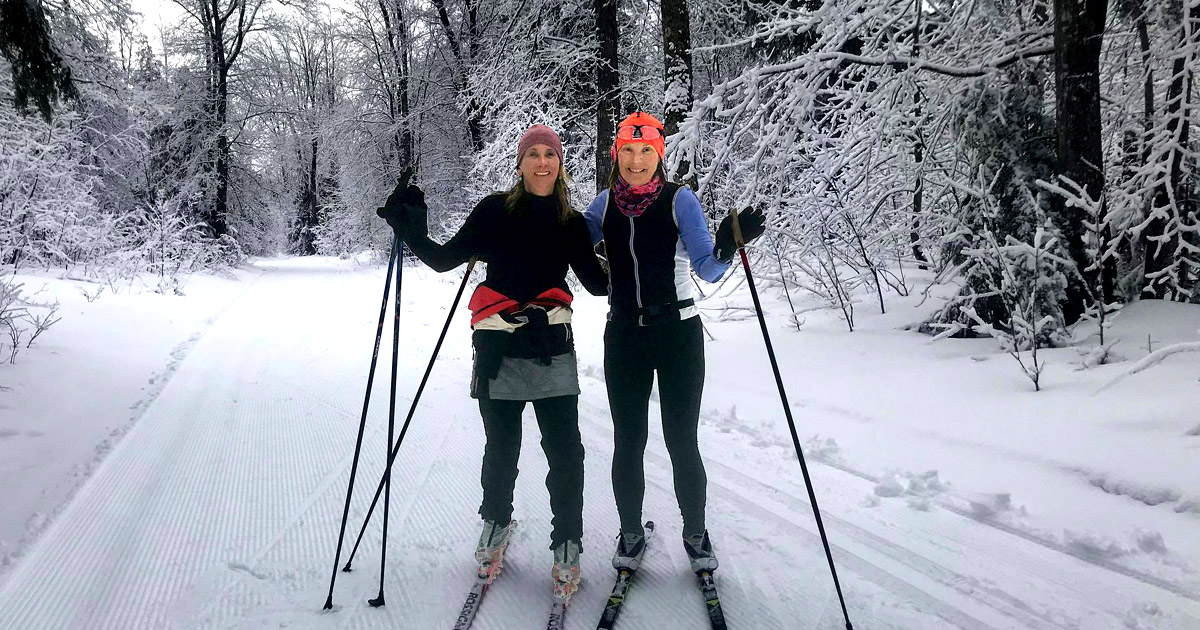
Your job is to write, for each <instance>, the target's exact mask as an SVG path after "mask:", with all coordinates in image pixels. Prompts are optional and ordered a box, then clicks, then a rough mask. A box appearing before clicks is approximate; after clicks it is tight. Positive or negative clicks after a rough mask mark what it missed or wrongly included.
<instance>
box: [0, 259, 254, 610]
mask: <svg viewBox="0 0 1200 630" xmlns="http://www.w3.org/2000/svg"><path fill="white" fill-rule="evenodd" d="M261 278H262V274H261V273H257V274H255V275H254V277H253V278H251V279H250V280H249V281H248V282H246V286H245V287H244V288H243V289H242V290H241V291H239V292H238V294H237V295H236V296H234V297H233V299H232V300H230V301H229V303H227V304H225V306H223V307H222V308H221V309H220V310H219V311H218V312H216V313H214V314H213V315H212V316H210V317H209V318H207V319H205V320H204V322H203V324H202V325H201V326H200V327H199V328H198V329H196V330H195V331H194V332H193V333H192V334H191V335H189V336H188V338H187V339H185V340H183V341H181V342H180V343H178V344H177V345H176V346H175V347H174V348H172V349H171V351H170V353H169V355H168V357H169V358H168V360H167V362H166V364H165V365H164V366H163V367H162V369H161V370H160V371H156V372H154V373H153V374H151V376H150V379H149V380H150V385H151V387H150V388H149V389H147V390H146V393H145V394H144V395H143V396H142V398H141V399H140V400H138V401H137V402H135V403H134V404H133V406H132V407H131V408H130V411H132V412H133V414H132V415H130V416H129V417H128V419H127V420H125V421H124V422H123V423H122V424H120V425H119V426H117V427H116V428H114V429H113V430H112V431H110V432H109V434H108V436H107V437H106V438H105V439H104V441H103V442H101V443H100V444H98V445H97V446H96V448H95V450H94V452H93V455H92V459H91V460H90V461H87V462H82V463H81V464H80V467H79V474H78V476H76V477H75V478H74V479H73V483H74V487H73V488H72V489H71V490H70V491H69V492H68V493H67V494H66V496H64V497H63V501H62V503H60V504H59V505H57V506H56V507H55V508H54V509H53V510H51V511H49V512H48V513H47V514H45V515H44V516H43V517H42V518H41V524H40V525H39V526H37V527H33V528H27V531H26V532H25V534H24V535H23V536H22V537H21V538H20V540H18V541H17V543H16V545H15V548H14V549H13V551H10V552H9V553H7V554H6V555H5V556H4V557H2V558H0V586H3V584H4V581H5V580H6V579H7V578H8V571H9V569H11V568H12V567H13V566H15V564H16V563H17V562H18V561H19V560H20V559H21V558H22V557H24V556H25V554H26V553H27V552H28V551H29V549H30V548H31V547H32V546H33V545H34V544H35V543H36V542H37V541H38V540H39V539H40V538H41V536H42V535H43V534H44V533H45V532H46V531H47V530H48V529H49V528H50V527H51V526H52V525H53V524H54V522H55V521H56V520H57V519H58V517H59V515H61V514H62V512H63V510H65V509H66V508H67V506H69V505H70V504H71V502H72V501H73V500H74V499H75V496H76V495H77V494H78V493H79V490H80V489H81V488H83V486H84V485H86V484H87V482H88V480H89V479H91V478H92V476H93V475H94V474H95V473H96V471H97V470H98V469H99V468H100V466H101V465H102V464H103V463H104V461H105V459H106V458H107V456H108V455H110V454H111V453H112V451H113V449H115V448H117V446H118V445H119V444H120V443H121V441H122V440H123V439H124V438H125V436H126V435H127V434H128V433H129V431H130V430H131V429H132V428H133V426H134V425H136V424H137V422H138V421H140V420H141V418H142V416H144V415H146V410H147V409H149V408H150V406H151V405H152V404H154V401H155V400H156V399H157V398H158V397H159V395H160V394H162V391H163V389H164V388H166V386H167V384H168V383H170V381H171V378H172V377H173V376H174V375H175V372H177V371H178V369H179V366H180V365H181V364H182V363H183V362H184V361H185V360H187V357H188V355H189V354H190V353H191V351H192V349H193V348H195V347H196V344H197V343H198V342H199V341H200V339H202V338H203V337H204V335H205V334H207V333H208V331H209V329H211V328H212V325H213V323H214V322H216V321H217V320H218V319H220V318H221V316H222V315H224V314H225V313H226V312H227V311H228V310H229V309H230V307H232V306H233V305H234V304H236V303H237V302H238V301H239V300H241V299H242V298H243V297H244V296H245V295H246V294H247V293H248V292H249V291H250V290H251V289H253V288H254V287H255V285H256V284H257V282H258V281H259V279H261Z"/></svg>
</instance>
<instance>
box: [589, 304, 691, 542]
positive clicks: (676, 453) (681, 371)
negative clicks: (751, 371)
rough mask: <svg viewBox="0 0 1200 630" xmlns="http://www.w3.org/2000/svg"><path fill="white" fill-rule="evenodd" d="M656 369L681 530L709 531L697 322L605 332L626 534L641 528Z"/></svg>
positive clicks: (617, 484)
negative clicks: (698, 429) (699, 434)
mask: <svg viewBox="0 0 1200 630" xmlns="http://www.w3.org/2000/svg"><path fill="white" fill-rule="evenodd" d="M655 370H657V371H658V392H659V407H660V409H661V410H662V424H663V427H662V429H663V440H664V441H665V442H666V445H667V453H668V454H670V456H671V467H672V469H673V471H674V476H675V498H676V500H677V501H678V502H679V511H680V512H681V513H682V514H683V532H684V534H685V535H691V534H698V533H701V532H703V531H704V504H705V495H706V488H707V485H708V478H707V476H706V475H705V473H704V461H703V460H701V459H700V448H699V445H698V444H697V443H696V426H697V425H698V424H699V422H700V396H701V394H702V393H703V391H704V337H703V328H702V326H701V324H700V318H699V317H690V318H688V319H685V320H682V321H676V322H668V323H665V324H657V325H653V326H635V325H630V324H624V323H619V322H609V323H608V326H607V327H606V328H605V330H604V379H605V381H606V382H607V384H608V404H609V407H610V409H611V410H612V417H613V429H614V432H615V436H616V439H615V445H614V450H613V467H612V482H613V495H614V496H615V497H616V500H617V513H618V514H619V515H620V517H621V529H622V530H623V531H627V532H629V531H641V529H642V523H641V519H642V498H643V496H644V495H645V491H646V479H645V472H644V470H643V461H642V460H643V457H644V455H645V451H646V436H647V424H648V420H647V414H648V410H649V403H650V388H651V385H652V384H653V379H654V372H655Z"/></svg>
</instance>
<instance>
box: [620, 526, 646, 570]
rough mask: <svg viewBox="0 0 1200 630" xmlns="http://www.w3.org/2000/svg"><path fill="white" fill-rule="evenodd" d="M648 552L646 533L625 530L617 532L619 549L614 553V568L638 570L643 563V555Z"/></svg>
mask: <svg viewBox="0 0 1200 630" xmlns="http://www.w3.org/2000/svg"><path fill="white" fill-rule="evenodd" d="M645 554H646V535H645V534H644V533H642V534H626V533H624V532H622V533H620V534H617V550H616V552H615V553H613V558H612V565H613V568H614V569H616V570H618V571H620V570H623V569H624V570H628V571H637V570H638V567H639V566H641V564H642V556H644V555H645Z"/></svg>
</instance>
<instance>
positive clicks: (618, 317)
mask: <svg viewBox="0 0 1200 630" xmlns="http://www.w3.org/2000/svg"><path fill="white" fill-rule="evenodd" d="M695 305H696V300H694V299H692V298H688V299H686V300H679V301H678V302H666V303H665V304H651V305H649V306H639V307H634V308H626V307H620V306H617V305H616V304H614V305H612V308H611V309H610V310H609V313H608V320H609V321H619V322H636V323H641V324H648V323H655V322H660V321H678V320H679V311H682V310H683V309H685V308H687V307H689V306H695Z"/></svg>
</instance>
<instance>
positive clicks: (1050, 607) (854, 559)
mask: <svg viewBox="0 0 1200 630" xmlns="http://www.w3.org/2000/svg"><path fill="white" fill-rule="evenodd" d="M606 415H607V410H606V409H601V408H598V407H595V406H594V405H591V404H589V403H588V402H587V401H581V419H582V420H583V421H584V422H585V423H587V424H588V425H590V426H591V427H592V428H593V430H599V432H602V433H604V434H605V435H606V436H607V437H608V439H610V440H611V429H610V428H608V426H606V424H607V423H605V422H604V421H599V420H596V418H597V417H600V418H605V417H606ZM658 422H659V420H658V417H657V405H651V420H650V428H651V433H650V434H651V440H650V442H649V444H648V445H647V452H646V455H647V457H646V461H647V462H648V463H652V464H655V465H657V466H659V467H661V468H662V469H663V470H664V471H665V472H667V473H669V472H670V470H671V467H670V459H669V457H668V456H667V454H666V452H665V449H664V447H663V446H662V438H661V430H660V429H659V426H660V425H658V424H657V423H658ZM712 450H713V449H709V450H708V451H706V457H705V461H706V467H707V468H708V472H709V475H708V481H709V488H710V501H711V499H712V496H713V495H716V496H720V497H721V498H723V499H726V500H728V501H730V502H732V503H735V504H738V505H739V506H741V507H742V508H743V509H747V510H751V511H754V512H756V513H758V514H759V515H760V516H761V517H762V518H764V519H769V520H775V521H777V522H779V523H781V524H787V525H790V526H792V527H794V528H796V529H800V530H803V531H804V532H806V533H807V534H808V535H809V538H810V541H811V543H812V544H813V545H814V546H819V544H820V540H819V536H818V532H817V528H816V523H815V521H814V520H813V517H812V507H811V505H810V504H809V502H808V498H807V496H801V495H798V494H793V493H791V492H790V491H788V490H785V489H782V487H781V486H782V485H783V484H778V485H768V484H766V483H764V482H762V481H761V480H759V479H756V478H754V477H751V476H750V475H747V474H746V473H744V472H742V471H740V470H738V469H735V468H733V467H731V466H729V465H728V464H726V463H724V462H723V461H722V460H721V458H720V456H719V454H718V453H712V452H709V451H712ZM792 457H794V455H792ZM819 463H821V464H825V463H826V462H823V461H822V462H819ZM810 467H811V464H810ZM837 469H838V470H842V472H845V473H849V474H850V475H853V476H855V477H859V478H862V479H866V478H868V476H866V475H861V474H856V473H855V472H854V471H852V470H843V469H842V468H841V467H837ZM795 480H796V483H797V484H800V485H799V488H798V489H799V490H801V491H803V485H802V483H803V482H802V479H801V475H800V470H799V464H796V470H795ZM871 481H872V483H874V480H871ZM820 482H821V479H818V480H816V481H815V483H818V485H820ZM838 487H839V489H841V488H842V484H838ZM817 491H818V494H819V496H818V500H820V499H821V495H822V494H823V493H822V492H821V490H820V488H818V490H817ZM869 492H870V487H869V486H862V488H861V491H860V492H857V493H854V492H849V493H847V492H842V493H841V494H842V496H861V495H862V494H866V493H869ZM748 497H752V498H753V499H751V498H748ZM833 498H835V497H834V496H830V497H829V498H828V499H826V502H825V503H823V505H824V506H825V507H824V509H823V510H822V517H823V519H824V521H825V526H826V533H827V534H828V536H829V537H830V544H831V546H832V547H833V548H834V561H835V562H837V563H839V566H842V565H843V564H845V565H846V568H850V569H853V570H854V571H855V573H858V574H859V575H860V576H861V577H862V578H864V579H866V580H869V581H872V582H875V583H876V584H878V585H879V586H881V587H883V588H886V589H888V590H891V591H893V592H897V593H901V592H904V593H906V594H907V595H909V596H915V595H918V594H919V595H920V596H921V597H917V601H921V600H924V601H923V603H924V604H925V605H926V606H928V607H930V609H931V610H936V611H937V615H938V616H939V617H941V618H943V619H945V620H947V621H951V622H952V623H954V624H955V625H957V626H959V627H962V628H991V627H1013V628H1039V629H1040V628H1047V629H1052V628H1064V629H1070V628H1074V627H1076V626H1075V625H1073V624H1074V622H1073V621H1072V620H1071V619H1070V618H1069V617H1063V616H1062V615H1060V614H1059V611H1058V609H1056V608H1055V605H1054V600H1053V598H1052V597H1048V598H1047V602H1046V603H1045V608H1044V609H1042V610H1037V609H1035V608H1034V605H1031V603H1030V602H1027V601H1024V600H1022V599H1021V598H1019V597H1016V596H1014V595H1012V594H1010V593H1007V592H1005V591H1003V590H1002V589H1000V588H998V587H997V586H995V584H994V583H989V582H991V581H990V580H987V579H985V578H980V577H972V576H969V575H964V574H962V573H960V572H958V571H955V570H953V569H950V568H948V567H947V566H944V565H942V564H939V563H938V562H935V561H934V560H932V559H931V557H927V556H924V555H921V554H920V553H918V552H916V551H914V550H913V549H912V548H910V547H911V543H912V542H915V539H913V538H910V539H909V543H910V546H903V545H900V544H897V543H894V542H891V541H889V540H888V539H886V538H885V537H883V536H881V535H878V534H876V533H873V532H872V531H869V530H867V529H865V528H864V527H861V526H859V525H857V524H854V523H852V522H850V521H849V520H848V519H847V518H842V517H839V516H838V515H837V513H838V511H837V510H836V509H835V510H830V507H835V508H837V507H845V506H841V505H838V504H837V503H835V502H834V501H832V500H830V499H833ZM711 512H712V509H711V508H710V513H711ZM952 513H953V514H955V515H956V516H961V517H965V518H966V519H967V520H968V521H969V523H967V524H965V527H964V523H963V522H962V521H959V522H957V523H950V524H949V527H938V532H937V533H938V534H941V535H942V536H943V537H942V538H941V540H952V541H954V542H955V543H956V544H960V545H961V546H962V549H963V550H971V551H972V552H974V553H975V554H977V557H976V558H975V560H976V564H977V565H980V566H985V567H988V568H989V570H994V569H995V568H996V567H998V566H1004V565H1011V566H1013V567H1016V568H1017V569H1018V571H1017V572H1018V573H1024V574H1025V575H1027V576H1028V579H1030V580H1034V579H1036V580H1037V581H1038V582H1043V584H1041V585H1040V587H1041V588H1044V589H1047V590H1048V592H1050V593H1061V592H1063V591H1066V592H1070V593H1071V595H1072V597H1073V598H1075V599H1079V600H1080V601H1091V602H1094V604H1095V606H1096V609H1097V610H1107V611H1108V612H1109V613H1110V614H1111V615H1112V617H1111V620H1112V623H1117V620H1118V619H1121V617H1122V616H1123V615H1124V614H1126V613H1127V612H1128V611H1129V610H1130V609H1132V607H1133V606H1135V605H1137V604H1138V603H1140V602H1142V601H1144V600H1143V599H1138V598H1136V597H1133V596H1131V595H1130V593H1132V592H1138V593H1139V594H1141V595H1142V596H1144V597H1146V598H1149V597H1153V596H1154V594H1155V593H1154V591H1155V590H1157V589H1162V590H1163V591H1166V592H1168V593H1170V594H1172V595H1176V596H1180V597H1184V598H1186V599H1188V600H1191V601H1193V602H1194V601H1197V599H1196V596H1195V595H1194V594H1191V593H1188V592H1186V591H1185V590H1184V589H1182V588H1180V587H1178V586H1177V585H1174V584H1170V583H1167V582H1165V581H1163V580H1159V579H1156V578H1153V576H1145V575H1142V574H1140V573H1138V572H1136V571H1133V570H1129V569H1127V568H1125V567H1120V566H1110V565H1112V563H1108V562H1090V561H1089V560H1090V559H1088V558H1080V557H1078V556H1077V555H1076V554H1073V553H1070V552H1068V551H1066V550H1065V549H1061V548H1059V547H1058V546H1055V545H1048V544H1045V541H1043V540H1041V539H1037V538H1033V537H1030V536H1024V535H1021V533H1020V532H1019V531H1010V529H1011V528H1007V527H998V526H996V524H993V523H988V522H984V521H979V520H978V519H974V518H971V517H970V516H969V515H968V514H966V513H964V512H962V511H961V510H952ZM710 520H711V517H710ZM855 520H856V521H861V519H855ZM977 525H984V526H987V527H988V528H990V529H992V530H994V531H996V532H997V536H993V537H992V538H993V539H996V540H997V541H998V542H997V544H995V545H987V546H983V545H979V544H976V541H977V540H979V538H980V535H979V534H978V533H974V535H973V532H971V530H972V529H973V528H974V527H975V526H977ZM876 531H878V532H888V529H887V528H876ZM722 533H723V534H725V535H726V536H728V534H729V533H730V532H722ZM930 534H933V532H927V535H930ZM1003 534H1014V535H1016V536H1018V538H1019V539H1020V541H1011V542H1010V544H1007V545H1006V544H1005V541H1004V540H1003V538H1002V537H1003ZM960 538H961V540H957V539H960ZM1022 541H1025V542H1031V543H1034V544H1036V545H1038V546H1039V547H1041V548H1044V549H1045V550H1050V551H1053V552H1055V553H1057V554H1062V555H1066V556H1070V557H1071V558H1072V559H1076V560H1079V561H1082V562H1085V563H1087V564H1091V565H1093V566H1096V567H1098V568H1102V569H1105V570H1107V571H1111V572H1112V576H1111V577H1112V578H1113V579H1111V580H1108V581H1106V582H1105V583H1104V584H1103V586H1104V587H1105V588H1104V589H1103V590H1100V589H1099V588H1098V587H1099V586H1101V583H1100V582H1098V581H1097V580H1095V574H1094V573H1092V574H1084V573H1082V572H1079V573H1078V575H1071V574H1070V573H1069V572H1067V571H1063V570H1061V569H1059V567H1061V566H1062V563H1055V562H1047V561H1045V560H1044V559H1043V558H1041V556H1042V555H1043V553H1041V552H1039V551H1038V549H1036V548H1035V549H1020V544H1021V542H1022ZM718 542H719V541H718ZM818 549H819V547H818ZM984 555H987V556H992V557H991V558H990V560H991V562H987V561H984V562H979V560H981V558H979V557H978V556H984ZM847 556H849V560H850V562H847V559H848V558H847ZM811 560H813V561H815V562H818V563H819V564H816V565H813V566H811V567H810V569H811V570H812V571H814V572H815V573H816V574H817V575H820V576H821V579H822V580H825V581H828V582H830V591H831V594H832V579H831V578H830V577H829V570H828V566H827V563H826V560H825V558H824V555H823V552H820V553H819V555H818V556H813V557H812V558H811ZM1018 560H1022V561H1024V563H1025V565H1024V566H1023V567H1022V565H1021V564H1020V563H1019V562H1018ZM722 561H723V562H724V561H725V556H722ZM1053 573H1061V574H1062V575H1058V576H1054V577H1051V576H1052V574H1053ZM916 576H923V577H925V578H928V581H925V580H914V579H913V578H914V577H916ZM841 577H842V581H843V582H842V587H843V591H844V592H847V591H849V592H852V587H849V588H848V586H847V583H846V577H845V576H844V575H842V576H841ZM1089 577H1090V578H1091V579H1089ZM718 578H720V572H718ZM1125 578H1128V579H1131V580H1136V581H1137V584H1136V586H1135V585H1131V584H1129V583H1128V581H1127V580H1126V579H1125ZM848 598H850V601H849V604H850V605H851V606H852V607H853V605H854V604H853V596H852V595H848ZM1151 601H1152V600H1151ZM1118 602H1121V604H1118ZM980 604H982V605H985V606H987V607H989V608H991V609H992V611H985V610H981V611H978V612H976V613H975V614H976V615H978V617H971V616H969V614H968V613H969V611H971V610H973V609H976V608H979V605H980ZM988 612H993V613H994V612H999V613H1000V614H1001V615H1003V618H993V617H994V614H992V615H989V614H986V613H988ZM1192 614H1194V615H1196V619H1197V620H1200V607H1193V608H1192ZM851 615H852V620H853V610H852V612H851ZM984 619H988V620H989V621H988V622H986V623H985V622H984V621H983V620H984ZM1013 622H1016V623H1018V624H1019V625H1015V626H1014V625H1011V624H1012V623H1013ZM989 624H999V625H996V626H993V625H989Z"/></svg>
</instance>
